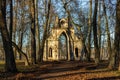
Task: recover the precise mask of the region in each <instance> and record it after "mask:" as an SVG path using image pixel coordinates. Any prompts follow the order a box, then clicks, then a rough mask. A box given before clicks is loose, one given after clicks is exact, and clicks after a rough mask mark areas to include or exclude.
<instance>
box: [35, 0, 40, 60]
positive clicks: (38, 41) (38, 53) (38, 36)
mask: <svg viewBox="0 0 120 80" xmlns="http://www.w3.org/2000/svg"><path fill="white" fill-rule="evenodd" d="M38 21H39V19H38V0H36V36H37V43H38V44H37V56H38V61H39V60H40V26H39V23H38Z"/></svg>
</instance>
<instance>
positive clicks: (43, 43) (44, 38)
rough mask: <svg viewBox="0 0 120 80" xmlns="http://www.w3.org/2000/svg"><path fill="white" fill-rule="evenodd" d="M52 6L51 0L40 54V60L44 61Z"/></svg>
mask: <svg viewBox="0 0 120 80" xmlns="http://www.w3.org/2000/svg"><path fill="white" fill-rule="evenodd" d="M50 6H51V0H49V1H48V11H47V15H46V23H45V28H44V33H43V40H42V44H41V49H40V51H41V54H40V62H42V61H43V53H44V46H45V41H46V39H47V35H48V34H47V33H48V26H49V18H50V16H49V15H50Z"/></svg>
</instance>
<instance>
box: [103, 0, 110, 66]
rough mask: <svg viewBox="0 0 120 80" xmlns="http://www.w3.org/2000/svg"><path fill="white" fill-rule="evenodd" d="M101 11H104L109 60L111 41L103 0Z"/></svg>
mask: <svg viewBox="0 0 120 80" xmlns="http://www.w3.org/2000/svg"><path fill="white" fill-rule="evenodd" d="M103 11H104V17H105V21H106V32H107V47H108V54H109V55H110V59H111V57H112V56H111V53H112V48H111V40H110V31H109V26H108V17H107V14H106V7H105V3H104V0H103ZM110 66H111V64H109V67H110Z"/></svg>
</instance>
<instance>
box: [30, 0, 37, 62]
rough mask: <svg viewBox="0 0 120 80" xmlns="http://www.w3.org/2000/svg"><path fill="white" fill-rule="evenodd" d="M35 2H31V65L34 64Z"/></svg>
mask: <svg viewBox="0 0 120 80" xmlns="http://www.w3.org/2000/svg"><path fill="white" fill-rule="evenodd" d="M35 26H36V25H35V2H34V0H32V1H31V63H32V64H36V39H35V30H36V27H35Z"/></svg>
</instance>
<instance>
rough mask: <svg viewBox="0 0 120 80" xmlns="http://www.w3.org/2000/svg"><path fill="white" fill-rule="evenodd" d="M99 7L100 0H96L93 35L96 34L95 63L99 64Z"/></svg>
mask: <svg viewBox="0 0 120 80" xmlns="http://www.w3.org/2000/svg"><path fill="white" fill-rule="evenodd" d="M97 8H98V0H95V7H94V14H93V36H94V50H95V63H96V64H99V61H100V51H99V47H98V39H97Z"/></svg>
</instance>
